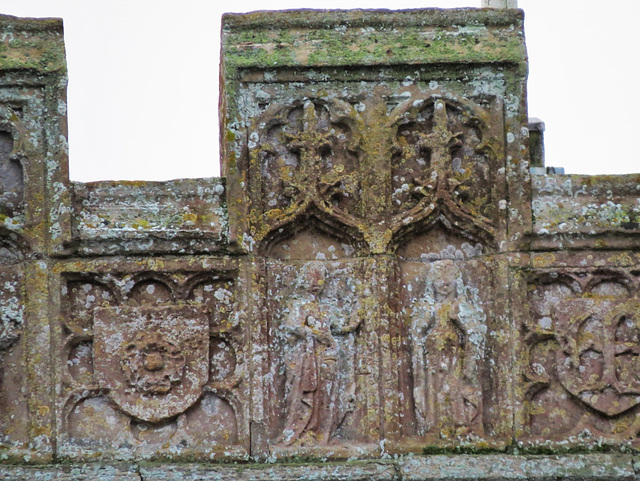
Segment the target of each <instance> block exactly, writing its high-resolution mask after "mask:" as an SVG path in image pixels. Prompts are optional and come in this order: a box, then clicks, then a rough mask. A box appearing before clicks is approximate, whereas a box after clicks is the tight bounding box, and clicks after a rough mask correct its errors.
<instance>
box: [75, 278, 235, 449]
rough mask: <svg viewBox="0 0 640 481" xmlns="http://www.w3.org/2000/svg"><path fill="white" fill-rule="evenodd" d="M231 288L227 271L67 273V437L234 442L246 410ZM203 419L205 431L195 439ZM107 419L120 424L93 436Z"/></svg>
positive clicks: (88, 441) (93, 441) (79, 440)
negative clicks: (241, 392) (240, 393)
mask: <svg viewBox="0 0 640 481" xmlns="http://www.w3.org/2000/svg"><path fill="white" fill-rule="evenodd" d="M233 290H234V287H233V281H232V280H231V279H230V278H229V275H220V274H210V273H195V274H186V275H185V274H183V273H176V274H168V273H158V274H156V275H149V274H147V273H142V274H137V275H131V274H124V275H117V274H116V275H114V274H107V275H94V274H91V275H89V274H83V275H82V276H80V277H76V276H73V275H72V276H70V278H69V279H68V280H67V282H66V284H65V285H64V286H63V296H64V299H65V301H64V306H65V310H64V312H65V326H67V329H66V330H65V331H64V335H65V339H66V341H65V343H66V348H65V349H66V352H68V354H67V359H68V361H67V362H66V369H67V370H68V376H69V377H68V378H67V379H68V380H67V384H68V386H69V388H70V392H71V397H70V398H69V400H68V401H67V405H68V407H67V408H65V409H64V412H65V413H66V415H65V419H64V421H63V422H64V424H65V426H66V429H67V433H68V436H69V439H70V440H71V441H72V442H73V443H75V444H77V445H79V446H84V447H85V448H87V449H90V447H91V446H98V445H101V444H109V443H125V444H126V443H134V445H139V446H141V447H142V446H159V445H160V444H163V443H165V444H166V443H169V445H173V444H175V443H179V442H180V443H182V444H183V445H185V446H186V445H188V444H189V443H204V444H203V445H202V447H204V446H205V445H206V446H207V448H206V449H220V448H219V447H216V446H218V445H219V444H221V445H223V446H227V447H229V446H230V444H235V443H237V442H238V437H239V435H238V429H239V427H238V416H239V414H238V413H239V412H240V414H241V411H242V409H244V406H242V405H241V404H240V402H239V398H238V385H239V384H240V378H239V376H238V372H237V369H238V364H239V362H241V359H239V355H241V351H239V349H240V347H241V346H242V334H241V333H239V332H238V323H239V322H240V318H239V316H238V310H237V309H235V308H234V303H235V300H234V292H233ZM238 352H240V354H238ZM79 399H80V400H79ZM216 413H219V414H220V416H222V417H223V419H214V418H215V415H216ZM85 418H86V419H85ZM205 420H208V422H209V423H210V424H211V425H210V426H209V428H207V429H208V430H209V429H210V432H209V431H207V432H208V433H209V434H207V435H204V434H198V432H199V431H201V430H202V425H199V424H198V423H199V422H203V421H205ZM104 423H111V424H113V423H116V424H117V426H115V427H113V429H112V428H109V429H104V430H101V431H100V432H97V431H96V429H98V427H99V426H102V425H103V424H104ZM216 426H217V427H216ZM185 443H186V444H185ZM149 449H152V448H149Z"/></svg>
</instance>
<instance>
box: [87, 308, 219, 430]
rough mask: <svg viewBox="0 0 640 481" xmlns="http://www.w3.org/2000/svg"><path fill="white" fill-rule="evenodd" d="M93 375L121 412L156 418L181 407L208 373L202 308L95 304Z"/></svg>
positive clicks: (206, 321) (206, 328)
mask: <svg viewBox="0 0 640 481" xmlns="http://www.w3.org/2000/svg"><path fill="white" fill-rule="evenodd" d="M93 356H94V357H93V365H94V373H95V377H96V379H97V381H98V384H99V385H100V387H101V388H102V389H105V390H106V391H107V392H108V396H109V397H110V398H111V399H112V400H113V401H114V402H115V403H116V404H117V405H118V406H119V407H120V409H122V410H123V411H124V412H125V413H127V414H129V415H131V416H134V417H136V418H138V419H141V420H143V421H148V422H152V423H154V422H158V421H161V420H163V419H167V418H170V417H172V416H175V415H176V414H180V413H182V412H184V411H185V410H186V409H187V408H189V407H190V406H191V405H192V404H193V403H195V402H196V401H197V400H198V398H199V397H200V395H201V394H202V388H203V387H204V385H205V384H206V383H207V381H208V373H209V318H208V315H207V312H206V310H204V309H202V308H198V307H195V306H180V307H174V306H171V307H157V308H136V307H101V308H97V309H96V311H95V316H94V354H93Z"/></svg>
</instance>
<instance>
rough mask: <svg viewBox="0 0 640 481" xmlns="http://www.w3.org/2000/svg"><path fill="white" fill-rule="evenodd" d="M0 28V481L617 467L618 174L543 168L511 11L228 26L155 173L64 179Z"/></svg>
mask: <svg viewBox="0 0 640 481" xmlns="http://www.w3.org/2000/svg"><path fill="white" fill-rule="evenodd" d="M0 28H1V29H2V31H3V36H2V41H0V186H1V190H0V458H1V459H2V463H3V464H2V465H1V466H0V479H87V480H89V479H105V480H106V479H118V480H129V479H162V480H169V479H314V480H316V479H317V480H320V479H327V480H329V479H332V480H333V479H336V480H337V479H362V480H365V479H376V480H387V479H389V480H391V479H416V480H417V479H429V480H430V479H433V480H435V479H487V480H498V479H500V480H502V479H540V480H542V479H545V480H547V479H549V480H550V479H593V480H596V479H597V480H602V479H635V472H634V465H635V464H634V463H635V459H636V458H635V452H636V450H637V449H638V447H639V446H640V442H639V441H638V433H640V406H639V405H640V175H625V176H597V177H596V176H594V177H591V176H581V175H554V174H547V173H545V169H544V168H542V167H543V165H542V164H541V160H540V158H539V156H536V155H535V153H536V152H540V151H541V145H540V140H539V136H535V137H534V136H533V135H531V136H530V135H529V133H530V131H529V128H528V125H529V124H528V119H527V104H526V78H527V57H526V50H525V43H524V32H523V14H522V12H521V11H519V10H516V9H507V10H492V9H459V10H436V9H429V10H413V11H398V12H390V11H374V10H369V11H368V10H361V11H290V12H268V13H265V12H262V13H253V14H244V15H226V16H225V17H224V18H223V31H222V39H223V55H222V69H221V79H222V81H221V85H222V87H221V106H220V121H221V139H220V142H221V151H222V159H221V160H222V177H221V178H208V179H190V180H174V181H168V182H107V181H105V182H92V183H88V184H82V183H77V182H71V181H69V178H68V159H67V129H66V116H65V115H66V102H65V95H66V94H65V90H66V81H67V78H66V67H65V57H64V45H63V40H62V23H61V22H60V21H58V20H31V19H16V18H14V17H0ZM530 153H531V154H530ZM532 167H533V168H532Z"/></svg>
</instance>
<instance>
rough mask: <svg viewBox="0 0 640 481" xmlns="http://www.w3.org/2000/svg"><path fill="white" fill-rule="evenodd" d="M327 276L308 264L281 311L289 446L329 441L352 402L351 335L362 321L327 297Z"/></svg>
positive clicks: (318, 265)
mask: <svg viewBox="0 0 640 481" xmlns="http://www.w3.org/2000/svg"><path fill="white" fill-rule="evenodd" d="M327 277H328V272H327V268H326V267H325V266H324V265H323V264H322V263H320V262H309V263H307V264H306V265H305V266H304V267H303V268H302V269H301V271H300V274H299V277H298V279H297V282H296V289H295V292H294V293H293V294H292V295H291V296H290V298H289V300H288V301H287V304H286V307H285V309H284V311H283V315H282V322H281V325H280V328H281V335H282V338H283V340H282V348H283V351H282V352H283V355H284V375H285V396H286V399H285V410H286V416H285V422H284V429H283V432H282V435H281V436H280V439H279V442H280V443H281V444H282V445H285V446H291V445H303V446H304V445H316V444H320V445H326V444H329V443H330V442H331V441H332V438H333V436H334V434H335V432H336V430H337V428H338V427H339V426H340V424H341V422H342V421H343V419H344V417H345V416H346V414H347V412H348V411H349V410H350V409H351V407H350V404H351V403H352V402H353V392H352V391H353V384H354V374H353V359H352V358H353V354H354V351H353V340H352V339H351V337H352V333H353V332H354V331H355V329H357V327H358V326H359V324H360V320H359V319H358V317H357V314H356V313H355V312H344V310H340V309H339V307H338V303H337V302H336V300H335V299H331V298H329V297H328V296H326V295H325V287H326V284H327V282H328V278H327Z"/></svg>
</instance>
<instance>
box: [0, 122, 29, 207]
mask: <svg viewBox="0 0 640 481" xmlns="http://www.w3.org/2000/svg"><path fill="white" fill-rule="evenodd" d="M0 128H1V124H0ZM23 198H24V178H23V173H22V165H21V163H20V160H19V157H18V155H17V154H16V153H15V152H14V142H13V135H12V134H11V132H8V131H4V130H0V214H3V215H6V216H8V217H13V216H15V215H16V214H18V213H20V212H21V210H22V202H23Z"/></svg>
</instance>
